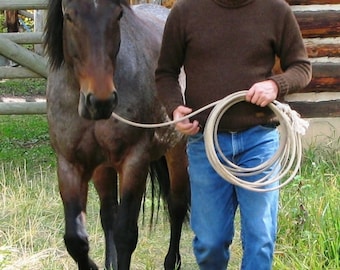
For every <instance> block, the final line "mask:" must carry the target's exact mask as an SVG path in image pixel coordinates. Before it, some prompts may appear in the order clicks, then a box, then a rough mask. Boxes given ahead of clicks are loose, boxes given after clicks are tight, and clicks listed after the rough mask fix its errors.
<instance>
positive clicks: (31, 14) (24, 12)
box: [18, 10, 34, 20]
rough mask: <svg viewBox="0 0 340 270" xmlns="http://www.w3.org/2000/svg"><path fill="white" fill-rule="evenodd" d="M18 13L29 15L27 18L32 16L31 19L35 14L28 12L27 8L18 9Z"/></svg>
mask: <svg viewBox="0 0 340 270" xmlns="http://www.w3.org/2000/svg"><path fill="white" fill-rule="evenodd" d="M18 13H19V14H20V15H22V16H25V17H27V18H30V19H32V20H34V14H33V13H31V12H28V11H26V10H18Z"/></svg>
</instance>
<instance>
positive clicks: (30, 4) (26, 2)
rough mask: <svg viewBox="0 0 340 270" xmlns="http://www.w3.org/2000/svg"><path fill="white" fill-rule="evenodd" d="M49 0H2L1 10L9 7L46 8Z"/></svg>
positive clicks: (0, 3)
mask: <svg viewBox="0 0 340 270" xmlns="http://www.w3.org/2000/svg"><path fill="white" fill-rule="evenodd" d="M47 3H48V0H15V1H13V0H1V1H0V10H8V9H46V8H47Z"/></svg>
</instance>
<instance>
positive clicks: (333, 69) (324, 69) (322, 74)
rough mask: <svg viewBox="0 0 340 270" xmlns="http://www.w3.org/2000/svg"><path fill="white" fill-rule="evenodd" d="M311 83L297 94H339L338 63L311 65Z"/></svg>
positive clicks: (339, 64)
mask: <svg viewBox="0 0 340 270" xmlns="http://www.w3.org/2000/svg"><path fill="white" fill-rule="evenodd" d="M312 68H313V75H312V81H311V82H310V83H309V85H308V86H307V87H306V88H304V89H302V90H300V91H299V93H310V92H340V63H313V64H312Z"/></svg>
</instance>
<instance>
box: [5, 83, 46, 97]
mask: <svg viewBox="0 0 340 270" xmlns="http://www.w3.org/2000/svg"><path fill="white" fill-rule="evenodd" d="M45 93H46V79H25V80H22V79H13V80H0V96H45Z"/></svg>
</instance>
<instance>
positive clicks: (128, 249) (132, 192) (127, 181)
mask: <svg viewBox="0 0 340 270" xmlns="http://www.w3.org/2000/svg"><path fill="white" fill-rule="evenodd" d="M145 160H146V159H145V157H136V156H134V157H133V158H127V162H125V164H124V166H123V167H124V169H123V170H121V172H120V173H119V183H120V185H119V187H120V205H119V207H118V215H117V223H116V228H115V241H116V247H117V254H118V269H119V270H128V269H130V263H131V255H132V253H133V251H134V250H135V248H136V246H137V241H138V225H137V222H138V215H139V211H140V206H141V200H142V196H143V193H144V190H145V182H146V178H147V174H148V163H146V162H145Z"/></svg>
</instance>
